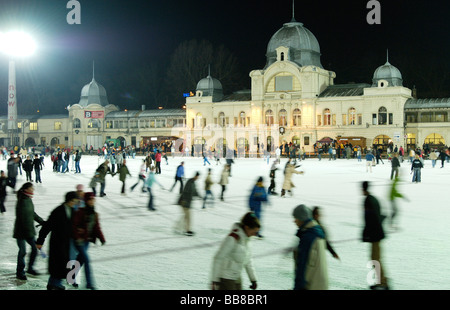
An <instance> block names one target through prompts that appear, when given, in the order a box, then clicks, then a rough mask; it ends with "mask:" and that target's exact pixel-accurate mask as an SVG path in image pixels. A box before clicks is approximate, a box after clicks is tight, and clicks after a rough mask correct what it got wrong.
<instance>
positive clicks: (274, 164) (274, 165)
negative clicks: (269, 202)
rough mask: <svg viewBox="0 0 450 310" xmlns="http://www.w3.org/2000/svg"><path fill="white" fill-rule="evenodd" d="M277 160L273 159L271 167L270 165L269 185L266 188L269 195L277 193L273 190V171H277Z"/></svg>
mask: <svg viewBox="0 0 450 310" xmlns="http://www.w3.org/2000/svg"><path fill="white" fill-rule="evenodd" d="M277 170H278V168H277V160H274V161H273V164H272V167H270V173H269V178H270V186H269V189H268V193H269V195H278V193H276V192H275V171H277Z"/></svg>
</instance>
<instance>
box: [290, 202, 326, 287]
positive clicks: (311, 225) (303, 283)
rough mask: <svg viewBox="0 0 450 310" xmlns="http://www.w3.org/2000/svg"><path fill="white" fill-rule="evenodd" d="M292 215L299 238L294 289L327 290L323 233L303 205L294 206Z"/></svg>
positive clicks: (309, 211)
mask: <svg viewBox="0 0 450 310" xmlns="http://www.w3.org/2000/svg"><path fill="white" fill-rule="evenodd" d="M292 215H293V217H294V222H295V224H296V225H297V227H298V231H297V237H298V238H299V239H300V242H299V243H298V250H297V256H296V267H295V281H294V290H327V289H328V264H327V258H326V254H325V248H326V241H325V233H324V231H323V229H322V227H321V226H320V225H319V224H318V223H317V222H316V221H315V220H314V219H313V218H312V212H311V210H310V209H309V208H307V207H306V206H305V205H303V204H302V205H299V206H297V207H295V209H294V210H293V212H292Z"/></svg>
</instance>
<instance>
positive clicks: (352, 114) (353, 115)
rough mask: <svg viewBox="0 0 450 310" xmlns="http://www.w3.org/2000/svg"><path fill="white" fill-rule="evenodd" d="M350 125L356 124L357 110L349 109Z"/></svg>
mask: <svg viewBox="0 0 450 310" xmlns="http://www.w3.org/2000/svg"><path fill="white" fill-rule="evenodd" d="M348 124H349V125H355V124H356V109H355V108H350V109H348Z"/></svg>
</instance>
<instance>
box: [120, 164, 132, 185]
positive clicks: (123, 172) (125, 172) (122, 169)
mask: <svg viewBox="0 0 450 310" xmlns="http://www.w3.org/2000/svg"><path fill="white" fill-rule="evenodd" d="M127 175H129V176H131V174H130V171H129V170H128V167H127V166H126V165H122V166H120V169H119V179H120V181H122V182H124V181H125V179H126V178H127Z"/></svg>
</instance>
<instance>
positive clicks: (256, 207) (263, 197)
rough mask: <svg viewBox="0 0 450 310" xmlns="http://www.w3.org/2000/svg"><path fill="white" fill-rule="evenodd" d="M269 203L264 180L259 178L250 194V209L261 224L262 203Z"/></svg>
mask: <svg viewBox="0 0 450 310" xmlns="http://www.w3.org/2000/svg"><path fill="white" fill-rule="evenodd" d="M267 201H268V198H267V192H266V189H265V188H264V184H263V178H262V177H259V178H258V180H257V181H256V184H255V186H254V187H253V189H252V192H251V194H250V198H249V207H250V211H252V212H253V213H255V216H256V218H257V219H258V221H259V222H260V223H261V205H262V202H267ZM262 237H263V236H261V234H260V232H258V238H262Z"/></svg>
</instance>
